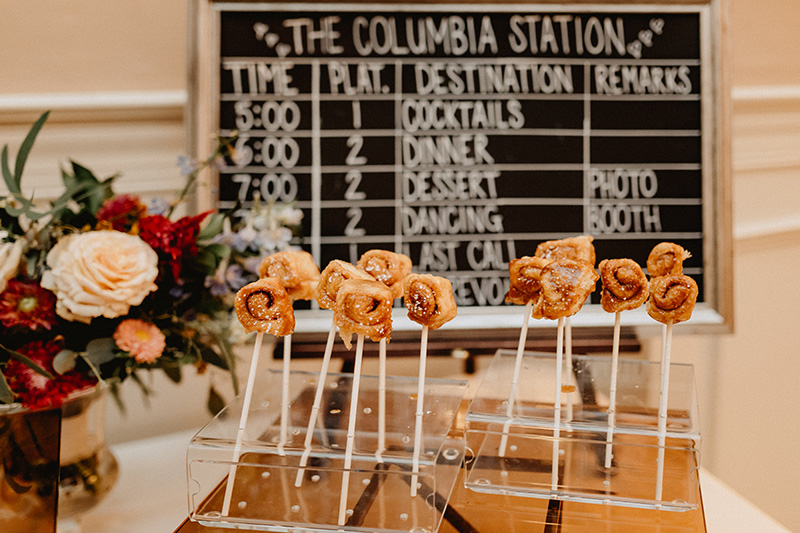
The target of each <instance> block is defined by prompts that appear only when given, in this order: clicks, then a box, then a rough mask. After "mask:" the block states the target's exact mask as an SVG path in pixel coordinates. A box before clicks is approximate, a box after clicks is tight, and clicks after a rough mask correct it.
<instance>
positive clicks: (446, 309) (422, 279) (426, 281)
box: [403, 274, 458, 329]
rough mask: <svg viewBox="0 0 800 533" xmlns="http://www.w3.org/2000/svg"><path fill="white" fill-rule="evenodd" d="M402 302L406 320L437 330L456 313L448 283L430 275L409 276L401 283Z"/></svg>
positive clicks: (451, 288)
mask: <svg viewBox="0 0 800 533" xmlns="http://www.w3.org/2000/svg"><path fill="white" fill-rule="evenodd" d="M403 286H404V289H403V301H404V302H405V305H406V309H408V318H410V319H411V320H413V321H414V322H416V323H417V324H421V325H423V326H427V327H428V329H439V328H440V327H442V326H443V325H444V324H445V323H447V322H449V321H450V320H452V319H453V318H455V316H456V314H457V313H458V309H457V308H456V301H455V298H454V297H453V287H452V286H451V285H450V281H449V280H448V279H446V278H442V277H439V276H432V275H430V274H409V275H408V276H407V277H406V279H405V282H404V283H403Z"/></svg>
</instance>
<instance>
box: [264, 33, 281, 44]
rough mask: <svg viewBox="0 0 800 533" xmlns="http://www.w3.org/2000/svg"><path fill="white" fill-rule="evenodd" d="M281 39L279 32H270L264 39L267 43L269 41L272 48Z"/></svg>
mask: <svg viewBox="0 0 800 533" xmlns="http://www.w3.org/2000/svg"><path fill="white" fill-rule="evenodd" d="M279 40H280V37H278V34H277V33H268V34H267V38H266V39H264V42H265V43H267V46H269V47H270V48H272V47H274V46H275V45H276V44H278V41H279Z"/></svg>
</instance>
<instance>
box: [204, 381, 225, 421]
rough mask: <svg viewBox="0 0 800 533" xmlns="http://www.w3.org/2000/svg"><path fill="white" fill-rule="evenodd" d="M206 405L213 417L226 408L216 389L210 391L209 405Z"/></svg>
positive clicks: (212, 388)
mask: <svg viewBox="0 0 800 533" xmlns="http://www.w3.org/2000/svg"><path fill="white" fill-rule="evenodd" d="M206 405H207V406H208V410H209V412H211V414H212V415H216V414H217V413H219V412H220V411H222V410H223V409H224V408H225V400H224V399H223V398H222V396H220V394H219V393H218V392H217V391H216V389H215V388H214V387H211V388H210V389H209V390H208V403H207V404H206Z"/></svg>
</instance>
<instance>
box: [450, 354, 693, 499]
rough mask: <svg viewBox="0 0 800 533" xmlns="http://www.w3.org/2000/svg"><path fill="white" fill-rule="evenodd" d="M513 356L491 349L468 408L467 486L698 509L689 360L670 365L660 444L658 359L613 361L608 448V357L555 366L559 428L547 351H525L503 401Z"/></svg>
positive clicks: (552, 361) (575, 359) (550, 356)
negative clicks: (611, 427) (614, 377)
mask: <svg viewBox="0 0 800 533" xmlns="http://www.w3.org/2000/svg"><path fill="white" fill-rule="evenodd" d="M515 359H516V352H513V351H508V350H499V351H498V352H497V353H496V355H495V357H494V358H493V360H492V363H491V365H490V368H489V369H488V370H487V373H486V375H485V377H484V380H483V381H482V383H481V385H480V387H479V388H478V390H477V392H476V394H475V398H474V399H473V401H472V403H471V404H470V407H469V409H468V410H467V413H466V428H467V446H468V458H467V459H468V465H467V469H468V472H467V480H466V485H467V486H468V487H469V488H470V489H472V490H476V491H481V492H496V493H502V494H512V495H518V496H528V497H535V498H547V499H556V500H572V501H581V502H593V503H602V504H612V505H622V506H629V507H643V508H659V509H664V510H674V511H682V510H688V509H694V508H696V507H697V505H698V498H697V493H698V491H697V486H698V483H699V481H698V474H697V469H698V468H699V463H700V460H699V451H698V445H699V441H700V430H699V421H698V409H697V395H696V391H695V385H694V371H693V368H692V366H691V365H686V364H672V365H670V382H669V395H668V398H669V403H668V407H667V430H666V436H665V440H664V446H660V445H659V444H660V440H659V433H658V405H659V395H660V383H661V380H660V375H661V371H660V363H658V362H650V361H641V360H630V359H620V361H619V368H618V373H617V394H616V409H615V412H616V415H615V418H616V420H615V423H614V431H613V438H612V440H611V441H610V442H611V444H610V446H609V444H608V442H609V441H608V440H607V437H608V427H609V416H608V409H609V390H610V381H611V379H610V378H611V358H610V357H604V356H583V355H580V356H574V357H573V365H572V368H571V369H568V368H566V366H565V367H564V368H563V369H562V376H563V378H562V383H561V391H562V393H561V409H560V410H561V413H560V423H559V424H557V425H556V424H555V412H556V410H555V409H554V406H555V394H556V384H555V370H556V369H555V365H556V357H555V355H554V354H545V353H525V354H524V356H523V362H522V366H521V371H520V375H519V378H518V380H517V383H518V385H517V387H516V393H515V395H514V398H513V399H510V395H511V388H512V387H511V383H512V380H513V372H514V363H515ZM565 365H566V363H565ZM509 402H511V408H510V410H509ZM556 428H557V430H556ZM607 453H610V455H611V458H612V459H611V466H610V468H606V454H607ZM662 455H663V461H662V460H661V457H662ZM554 458H556V460H555V461H554ZM662 465H663V466H662ZM659 471H660V472H659Z"/></svg>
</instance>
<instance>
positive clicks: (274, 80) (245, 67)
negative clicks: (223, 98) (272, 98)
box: [222, 62, 299, 96]
mask: <svg viewBox="0 0 800 533" xmlns="http://www.w3.org/2000/svg"><path fill="white" fill-rule="evenodd" d="M293 67H294V65H293V64H292V63H281V64H274V65H273V64H269V63H262V62H256V63H240V62H231V63H223V65H222V68H223V70H227V71H230V73H231V81H232V82H233V94H253V95H256V94H279V95H285V96H294V95H296V94H298V93H299V90H298V89H297V87H292V86H291V84H292V81H293V80H292V75H291V74H289V71H290V70H291V69H292V68H293Z"/></svg>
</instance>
